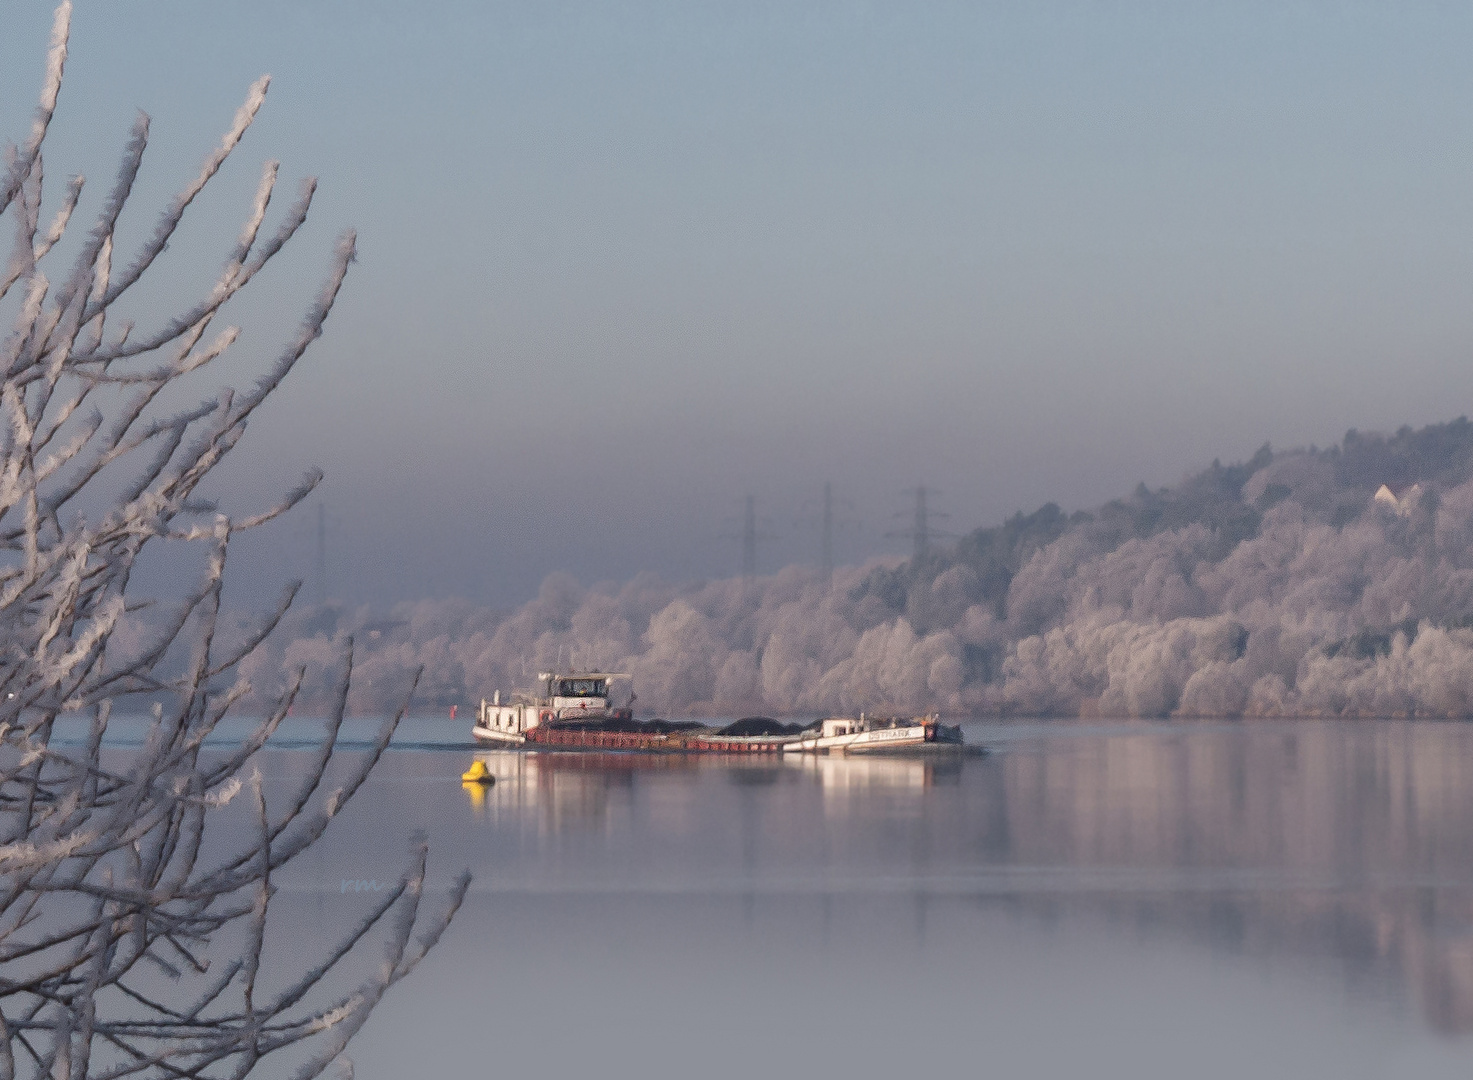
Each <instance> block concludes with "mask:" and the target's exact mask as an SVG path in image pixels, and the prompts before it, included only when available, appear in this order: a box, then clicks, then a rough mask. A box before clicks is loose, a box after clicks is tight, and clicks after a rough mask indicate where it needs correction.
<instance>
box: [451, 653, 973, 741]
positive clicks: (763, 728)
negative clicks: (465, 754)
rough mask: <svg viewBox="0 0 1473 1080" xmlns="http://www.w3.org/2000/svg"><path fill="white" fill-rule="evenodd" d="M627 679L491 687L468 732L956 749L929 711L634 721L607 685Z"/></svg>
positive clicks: (603, 674) (561, 679)
mask: <svg viewBox="0 0 1473 1080" xmlns="http://www.w3.org/2000/svg"><path fill="white" fill-rule="evenodd" d="M628 679H629V676H628V675H625V674H620V673H616V672H608V671H575V672H566V673H560V672H547V671H544V672H541V673H540V674H539V675H538V676H537V680H538V687H537V689H535V690H520V691H516V692H514V693H513V694H512V695H511V696H510V698H509V699H508V700H507V701H506V702H503V701H502V700H501V692H500V691H499V690H498V691H497V692H496V694H495V695H494V696H493V697H492V698H491V700H490V701H487V700H485V699H484V698H483V699H482V700H481V705H480V708H479V709H478V710H477V712H476V722H475V725H474V726H473V727H472V728H471V734H472V735H473V736H474V737H475V739H476V741H477V742H478V743H480V744H481V745H483V746H500V747H507V748H513V747H527V748H543V747H546V748H549V749H553V748H559V749H570V750H571V749H585V750H645V751H664V752H685V753H722V754H777V753H814V754H826V753H839V754H863V753H868V754H874V753H897V752H909V751H916V750H945V749H951V750H960V749H962V748H963V746H962V731H961V728H960V727H948V726H947V725H945V724H942V723H941V722H940V719H939V717H937V716H936V715H935V714H931V715H927V716H916V717H909V718H905V717H886V718H880V717H868V718H867V717H865V715H864V714H863V713H861V714H860V715H859V717H858V718H855V717H852V716H834V717H828V718H827V719H824V720H821V721H818V722H817V723H815V724H811V725H809V726H808V727H802V726H800V725H798V724H784V723H780V722H779V721H776V720H768V719H766V718H760V717H753V718H750V719H747V720H738V721H737V722H736V723H733V724H728V725H727V726H726V727H723V728H712V727H710V726H708V725H706V724H702V723H699V722H697V721H672V720H636V719H634V707H633V706H634V699H635V695H634V692H633V689H632V688H630V687H628V686H627V683H626V684H625V686H624V687H617V684H616V682H615V680H628ZM616 688H617V689H618V690H619V692H618V693H617V694H616V693H615V690H616ZM626 688H627V698H626V697H625V694H624V690H625V689H626ZM616 700H620V701H621V702H622V703H620V704H615V701H616Z"/></svg>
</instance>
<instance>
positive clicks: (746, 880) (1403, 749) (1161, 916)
mask: <svg viewBox="0 0 1473 1080" xmlns="http://www.w3.org/2000/svg"><path fill="white" fill-rule="evenodd" d="M985 735H986V737H988V738H989V739H990V740H992V741H994V742H995V745H996V747H997V751H998V752H996V753H995V754H994V755H993V756H992V757H990V758H987V759H954V760H951V761H937V760H925V759H903V758H896V759H884V758H843V757H810V756H802V757H789V758H763V759H723V758H719V757H683V756H640V755H630V754H575V753H499V752H490V753H483V754H479V755H477V756H479V757H480V759H481V760H483V761H484V762H485V763H486V765H487V768H488V769H489V770H490V771H491V772H492V774H493V775H494V776H495V777H496V783H495V785H494V786H492V787H490V788H489V789H486V790H484V791H473V792H469V793H467V794H466V795H465V796H464V798H465V799H466V805H469V806H470V808H471V810H472V820H474V821H476V822H478V823H479V826H480V827H481V828H483V829H486V830H490V832H491V834H492V835H507V836H509V835H513V834H515V835H517V836H519V837H521V838H522V842H521V843H520V844H519V845H517V846H515V847H514V848H509V849H504V850H503V849H498V850H499V851H500V861H499V862H498V863H497V867H496V875H495V877H494V878H493V879H492V880H493V881H494V887H496V888H516V887H519V883H527V882H533V883H535V887H536V888H542V889H552V890H554V891H556V890H558V889H570V888H572V889H578V888H583V889H587V888H621V889H655V890H665V891H677V892H678V891H680V890H681V889H694V890H698V891H700V890H704V891H711V890H716V891H720V890H723V889H725V890H727V891H729V892H731V893H733V894H736V895H739V896H742V897H744V898H747V899H746V900H745V901H744V903H746V905H747V908H746V910H748V911H749V912H750V909H751V898H752V897H757V896H762V895H778V894H782V895H793V894H816V896H817V897H818V898H822V900H823V905H824V906H823V907H822V910H823V911H825V912H827V911H828V910H829V908H828V906H827V905H828V899H827V898H829V897H831V896H835V895H843V894H855V895H865V894H879V893H886V892H888V893H891V894H894V893H901V894H903V895H907V896H910V897H911V898H912V906H913V908H914V912H915V915H914V923H913V926H914V928H915V929H914V932H915V933H917V934H920V933H923V932H924V926H925V922H926V916H925V912H926V905H927V904H928V903H929V902H930V901H931V900H932V899H934V898H936V897H938V896H947V897H961V898H968V899H969V900H970V901H971V902H973V903H975V904H977V905H980V906H982V907H984V908H986V909H989V910H998V911H1005V912H1008V913H1010V914H1011V915H1012V916H1013V917H1016V918H1019V919H1022V920H1024V921H1025V922H1030V921H1031V922H1033V923H1034V924H1036V925H1051V924H1052V923H1054V922H1056V921H1058V920H1060V919H1064V920H1078V919H1099V918H1101V917H1102V918H1103V919H1104V922H1105V925H1107V926H1109V927H1111V928H1112V930H1111V932H1112V933H1115V934H1129V935H1137V936H1140V937H1142V938H1143V939H1147V940H1167V939H1176V940H1184V941H1188V942H1193V943H1196V944H1197V945H1199V946H1205V947H1206V948H1207V949H1209V950H1211V951H1214V952H1225V953H1229V954H1233V955H1241V956H1247V957H1255V958H1261V959H1262V960H1265V961H1267V962H1270V963H1273V964H1279V965H1282V964H1309V965H1311V966H1312V967H1315V968H1316V969H1317V970H1320V971H1321V972H1323V971H1326V970H1328V971H1331V972H1333V973H1335V974H1336V976H1337V978H1338V979H1339V980H1340V981H1342V982H1343V984H1344V985H1345V986H1347V987H1349V988H1351V989H1355V988H1357V987H1359V988H1363V989H1367V990H1369V991H1370V992H1372V993H1373V994H1378V993H1381V992H1383V991H1384V990H1387V989H1389V990H1390V991H1391V992H1392V993H1393V995H1394V996H1396V997H1399V998H1400V999H1401V1000H1404V1001H1409V1002H1414V1003H1415V1004H1416V1006H1417V1007H1418V1009H1419V1011H1420V1012H1421V1014H1422V1016H1423V1017H1424V1018H1425V1020H1426V1022H1427V1024H1428V1025H1429V1026H1430V1027H1431V1028H1432V1029H1433V1030H1435V1031H1438V1032H1441V1033H1445V1034H1449V1035H1451V1034H1462V1033H1469V1032H1473V729H1470V728H1468V727H1466V726H1463V725H1455V724H1413V723H1394V722H1379V723H1370V724H1360V723H1355V724H1345V723H1341V722H1321V723H1316V722H1300V723H1275V724H1262V725H1256V724H1219V725H1168V724H1155V725H1151V724H1132V725H1120V726H1118V727H1111V726H1108V725H1096V726H1094V727H1086V726H1083V725H1068V724H1062V725H1057V726H1053V727H1045V728H1038V729H1021V728H1020V729H1009V728H1006V727H996V728H993V729H989V730H988V731H987V732H986V733H985ZM458 760H459V762H460V767H462V768H463V767H464V764H465V763H466V760H465V758H460V759H458ZM529 836H530V837H531V839H530V840H528V839H527V838H528V837H529ZM527 887H533V886H532V885H528V886H527ZM826 927H827V915H825V917H824V926H823V927H820V928H818V929H819V930H820V932H826Z"/></svg>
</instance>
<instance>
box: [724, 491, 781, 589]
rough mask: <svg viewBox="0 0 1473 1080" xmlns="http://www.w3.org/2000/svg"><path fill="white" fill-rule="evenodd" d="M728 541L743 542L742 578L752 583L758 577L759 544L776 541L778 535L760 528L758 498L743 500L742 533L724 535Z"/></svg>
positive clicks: (751, 496) (751, 497) (752, 497)
mask: <svg viewBox="0 0 1473 1080" xmlns="http://www.w3.org/2000/svg"><path fill="white" fill-rule="evenodd" d="M722 535H723V536H724V537H726V538H727V539H739V540H741V542H742V578H743V579H744V580H746V581H749V582H750V581H751V580H752V579H753V578H754V577H756V576H757V543H758V541H761V540H776V539H777V534H776V533H770V532H764V531H763V530H762V529H760V528H758V521H757V497H756V496H755V495H748V496H747V497H746V498H745V499H744V500H743V513H742V528H741V532H740V533H738V534H735V535H733V534H732V533H723V534H722Z"/></svg>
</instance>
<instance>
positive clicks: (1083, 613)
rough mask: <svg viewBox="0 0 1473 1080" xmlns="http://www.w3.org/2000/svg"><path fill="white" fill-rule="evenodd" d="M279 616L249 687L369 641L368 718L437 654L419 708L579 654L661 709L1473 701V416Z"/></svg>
mask: <svg viewBox="0 0 1473 1080" xmlns="http://www.w3.org/2000/svg"><path fill="white" fill-rule="evenodd" d="M1382 485H1387V486H1388V490H1387V491H1385V492H1381V494H1380V496H1379V498H1378V497H1377V492H1378V490H1379V489H1380V488H1381V487H1382ZM284 629H285V632H284V633H283V634H281V635H279V637H280V640H279V641H278V642H277V643H276V644H275V645H274V646H273V647H272V648H271V649H270V650H268V651H263V652H261V653H260V654H258V655H257V656H256V657H255V658H253V659H252V660H251V661H249V662H248V670H247V674H248V677H249V678H250V679H251V680H252V682H253V684H254V686H255V687H256V688H257V689H258V690H259V691H261V692H265V693H271V692H275V691H276V690H277V689H278V688H279V687H280V686H281V685H282V684H283V683H284V681H285V680H286V679H287V678H288V677H289V673H290V672H292V671H295V670H296V669H299V668H301V669H304V670H305V673H306V675H305V679H306V681H305V684H304V692H305V694H306V700H307V701H309V702H320V701H322V700H324V699H325V697H326V695H327V693H328V692H329V691H330V689H331V687H332V685H333V683H334V680H335V679H336V678H337V670H338V667H339V663H340V659H341V656H342V652H343V648H344V644H345V642H346V640H347V637H348V636H349V635H352V636H353V638H354V641H355V643H356V648H357V658H356V661H355V668H354V684H353V697H352V705H353V707H354V709H355V710H357V711H363V712H377V711H384V710H386V709H389V708H392V707H393V706H394V705H395V704H397V702H398V701H399V700H400V699H401V698H402V696H403V693H404V688H405V687H406V686H407V685H408V684H409V681H410V679H411V677H412V674H413V672H414V671H415V670H416V669H417V668H420V667H423V669H424V675H423V677H422V680H421V683H420V688H419V692H418V694H417V695H416V699H415V701H416V708H419V709H422V710H437V709H440V708H443V707H446V706H448V705H450V704H457V703H459V704H466V703H469V702H473V701H475V700H476V699H478V698H480V697H481V696H483V695H485V696H489V695H490V693H491V692H492V691H493V690H495V689H502V690H507V689H510V688H511V687H513V686H518V685H526V684H527V683H528V682H529V681H530V679H531V678H532V677H533V676H535V674H536V672H537V671H538V670H543V669H547V668H550V667H554V666H557V665H558V664H559V663H561V664H562V665H563V666H567V665H569V664H577V665H580V666H599V667H602V668H605V669H611V670H619V671H627V672H629V673H630V674H631V675H633V677H634V682H635V687H636V689H637V691H638V693H639V711H640V712H641V713H642V714H645V715H648V714H652V713H653V714H661V715H695V716H700V715H719V716H731V715H744V714H752V713H766V714H776V715H796V716H806V715H814V714H820V713H827V712H839V711H853V710H860V709H864V710H869V711H879V710H886V709H895V710H912V709H913V710H920V709H939V710H942V711H943V712H946V713H951V714H959V713H965V714H988V713H1004V714H1039V715H1046V714H1054V715H1057V714H1086V715H1088V714H1095V713H1098V714H1108V715H1126V716H1168V715H1187V716H1280V715H1431V716H1466V715H1473V424H1469V422H1468V421H1467V420H1466V419H1459V420H1456V421H1454V422H1452V423H1448V424H1441V425H1434V426H1432V427H1428V428H1424V429H1422V430H1421V431H1412V430H1411V429H1409V428H1404V429H1402V430H1401V431H1399V432H1398V433H1396V434H1395V435H1393V436H1381V435H1362V434H1358V433H1356V432H1354V431H1352V432H1350V433H1348V434H1347V435H1346V437H1345V440H1344V441H1343V443H1342V444H1340V445H1339V446H1335V447H1332V448H1330V449H1325V450H1321V449H1315V448H1310V449H1299V450H1291V451H1286V452H1274V451H1272V450H1271V449H1270V448H1269V447H1267V446H1265V447H1264V448H1263V449H1261V450H1260V451H1259V452H1258V453H1257V454H1256V455H1254V457H1253V458H1252V459H1251V460H1249V461H1247V462H1243V463H1240V464H1235V465H1230V466H1223V465H1221V464H1218V463H1214V464H1213V465H1212V467H1211V468H1209V469H1207V470H1206V471H1204V472H1202V473H1200V474H1198V475H1196V476H1193V477H1190V478H1188V479H1186V480H1184V481H1183V482H1182V483H1181V484H1180V485H1178V486H1177V487H1175V488H1172V489H1160V490H1155V491H1152V490H1148V489H1147V488H1145V487H1144V485H1142V486H1141V487H1140V488H1138V489H1137V490H1136V491H1135V492H1134V493H1133V494H1131V495H1129V496H1128V497H1125V498H1122V499H1117V500H1114V501H1112V502H1110V503H1107V504H1106V505H1104V506H1102V507H1100V508H1098V509H1097V510H1095V511H1094V512H1092V513H1083V512H1080V513H1075V514H1073V515H1068V514H1065V513H1064V512H1063V511H1062V510H1060V509H1059V508H1058V507H1057V506H1055V505H1053V504H1050V505H1047V506H1044V507H1043V508H1042V509H1040V510H1038V511H1036V512H1035V513H1033V514H1030V515H1023V514H1019V515H1017V516H1016V517H1014V518H1012V519H1011V520H1009V521H1007V522H1006V523H1005V524H1003V525H1001V526H999V527H996V528H990V529H980V530H977V531H976V532H973V533H971V534H969V535H968V536H966V537H964V538H962V539H961V540H959V541H958V542H956V543H955V544H954V545H950V546H945V547H937V548H935V549H933V550H932V551H930V552H928V553H927V554H926V555H925V556H924V557H922V558H918V559H913V560H910V561H902V560H898V559H892V560H888V561H884V560H882V561H873V562H870V563H867V564H865V565H863V566H858V567H848V568H841V569H838V570H836V571H835V573H834V576H833V580H832V583H831V584H830V583H828V582H826V581H825V580H824V579H823V577H822V575H821V574H820V573H818V572H817V571H816V570H814V569H812V568H808V567H797V566H794V567H789V568H788V569H786V570H783V571H781V572H779V573H776V574H772V575H770V576H763V577H756V578H753V579H751V580H745V581H744V580H741V579H727V580H718V581H708V582H703V583H696V584H685V585H680V584H672V583H670V582H667V581H663V580H661V579H659V578H658V577H655V576H653V575H641V576H639V577H636V578H635V579H634V580H632V581H629V582H626V583H623V584H605V585H597V586H594V587H584V586H582V585H580V584H579V583H578V582H577V581H575V580H574V579H573V578H572V577H570V576H568V575H566V574H553V575H550V576H549V577H548V578H547V579H546V580H545V581H544V582H543V584H542V588H541V590H540V592H539V594H538V596H537V598H536V599H535V600H532V601H531V602H529V603H527V604H524V605H522V606H521V607H519V608H517V609H515V610H513V611H509V612H502V611H495V610H492V609H489V608H486V607H482V606H479V605H477V604H474V603H472V602H469V601H464V600H426V601H422V602H419V603H404V604H399V605H397V606H395V607H393V608H392V609H373V608H369V607H361V608H354V609H344V608H338V607H334V606H331V605H326V606H319V607H316V608H306V609H302V610H300V611H297V612H294V613H293V614H292V615H291V616H290V617H289V619H288V621H287V623H286V626H285V628H284Z"/></svg>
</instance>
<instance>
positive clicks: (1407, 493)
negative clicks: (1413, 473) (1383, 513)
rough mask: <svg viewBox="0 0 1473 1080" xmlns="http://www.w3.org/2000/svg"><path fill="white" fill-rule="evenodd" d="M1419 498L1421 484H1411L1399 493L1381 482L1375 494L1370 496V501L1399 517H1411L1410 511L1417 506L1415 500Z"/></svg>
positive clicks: (1420, 496) (1420, 495)
mask: <svg viewBox="0 0 1473 1080" xmlns="http://www.w3.org/2000/svg"><path fill="white" fill-rule="evenodd" d="M1421 498H1422V485H1421V484H1413V485H1412V486H1411V487H1409V488H1405V489H1403V491H1402V493H1401V494H1400V495H1398V494H1397V493H1396V492H1394V491H1392V490H1391V488H1390V487H1389V486H1387V485H1386V484H1382V485H1381V486H1380V487H1378V488H1377V489H1376V494H1375V495H1373V496H1372V497H1371V501H1372V502H1374V503H1376V505H1378V506H1384V507H1386V509H1388V510H1390V511H1391V512H1392V513H1394V514H1397V515H1399V516H1401V517H1411V516H1412V511H1413V510H1415V509H1416V508H1417V502H1418V500H1420V499H1421Z"/></svg>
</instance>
